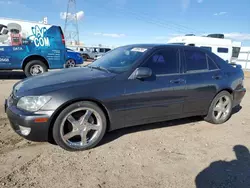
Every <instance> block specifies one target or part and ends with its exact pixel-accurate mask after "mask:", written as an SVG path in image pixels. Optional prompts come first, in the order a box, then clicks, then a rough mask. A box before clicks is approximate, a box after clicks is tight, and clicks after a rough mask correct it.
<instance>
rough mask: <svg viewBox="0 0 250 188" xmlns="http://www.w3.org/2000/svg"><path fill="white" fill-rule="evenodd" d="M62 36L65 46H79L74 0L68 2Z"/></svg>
mask: <svg viewBox="0 0 250 188" xmlns="http://www.w3.org/2000/svg"><path fill="white" fill-rule="evenodd" d="M64 35H65V40H66V44H71V45H72V44H73V45H74V44H75V45H79V43H80V41H79V30H78V17H77V12H76V0H68V6H67V13H66V16H65V25H64Z"/></svg>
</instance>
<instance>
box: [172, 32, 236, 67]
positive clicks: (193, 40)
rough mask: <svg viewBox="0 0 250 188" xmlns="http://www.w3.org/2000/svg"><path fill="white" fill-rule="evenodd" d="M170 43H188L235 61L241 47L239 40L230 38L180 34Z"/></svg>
mask: <svg viewBox="0 0 250 188" xmlns="http://www.w3.org/2000/svg"><path fill="white" fill-rule="evenodd" d="M168 43H170V44H179V45H187V46H188V45H189V46H197V47H201V48H205V49H207V50H210V51H212V52H213V53H215V54H216V55H218V56H219V57H221V58H222V59H224V60H225V61H228V62H229V63H235V62H236V60H237V58H238V56H239V53H240V49H241V42H234V41H232V40H230V39H224V36H222V38H214V37H212V36H194V35H192V36H180V37H174V38H172V39H170V40H169V41H168Z"/></svg>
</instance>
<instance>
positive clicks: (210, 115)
mask: <svg viewBox="0 0 250 188" xmlns="http://www.w3.org/2000/svg"><path fill="white" fill-rule="evenodd" d="M222 96H228V97H229V99H230V103H231V104H230V105H231V108H230V111H229V113H228V114H229V115H228V117H227V118H226V119H224V120H221V119H220V120H217V119H215V117H214V116H213V109H214V107H215V105H216V103H217V101H218V100H219V98H221V97H222ZM232 109H233V97H232V95H231V94H230V93H229V92H227V91H222V92H220V93H218V94H217V95H216V97H215V98H214V99H213V101H212V103H211V105H210V108H209V112H208V115H207V117H206V118H205V119H206V120H207V121H209V122H211V123H213V124H222V123H225V122H226V121H227V120H228V119H229V118H230V117H231V114H232Z"/></svg>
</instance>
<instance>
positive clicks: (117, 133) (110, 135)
mask: <svg viewBox="0 0 250 188" xmlns="http://www.w3.org/2000/svg"><path fill="white" fill-rule="evenodd" d="M241 109H242V107H241V106H240V105H238V106H236V107H235V108H233V110H232V116H233V115H234V114H236V113H238V112H239V111H240V110H241ZM199 121H203V117H200V116H197V117H189V118H184V119H177V120H172V121H165V122H159V123H151V124H144V125H137V126H133V127H125V128H122V129H118V130H114V131H111V132H107V133H106V134H105V136H104V137H103V139H102V141H101V142H100V143H99V144H98V146H101V145H104V144H107V143H109V142H113V141H114V140H116V139H118V138H120V137H122V136H124V135H126V134H131V133H136V132H142V131H148V130H153V129H160V128H165V127H171V126H178V125H183V124H189V123H192V124H193V125H194V123H197V122H199ZM192 124H191V125H192Z"/></svg>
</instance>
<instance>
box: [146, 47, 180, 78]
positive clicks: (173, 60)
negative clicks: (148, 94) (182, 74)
mask: <svg viewBox="0 0 250 188" xmlns="http://www.w3.org/2000/svg"><path fill="white" fill-rule="evenodd" d="M144 66H146V67H149V68H151V69H152V71H153V73H154V74H156V75H157V74H175V73H179V51H178V49H164V50H160V51H158V52H157V53H156V54H154V55H153V56H151V57H150V59H149V60H148V61H147V62H146V63H145V64H144Z"/></svg>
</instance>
